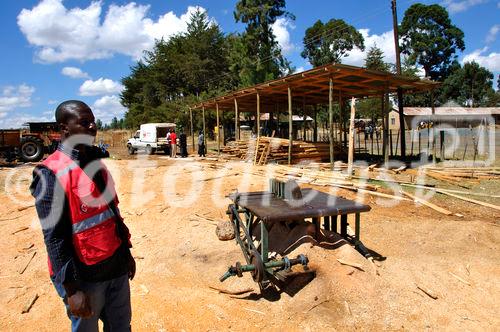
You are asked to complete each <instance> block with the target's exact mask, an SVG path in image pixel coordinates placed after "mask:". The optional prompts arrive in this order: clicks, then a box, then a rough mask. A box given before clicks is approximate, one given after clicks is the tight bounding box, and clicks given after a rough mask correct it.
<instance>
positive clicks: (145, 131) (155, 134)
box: [127, 123, 175, 154]
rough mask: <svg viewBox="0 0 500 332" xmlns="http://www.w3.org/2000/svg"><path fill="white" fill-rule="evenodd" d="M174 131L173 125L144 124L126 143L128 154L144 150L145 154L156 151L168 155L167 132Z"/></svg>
mask: <svg viewBox="0 0 500 332" xmlns="http://www.w3.org/2000/svg"><path fill="white" fill-rule="evenodd" d="M170 129H173V130H175V123H145V124H141V128H140V129H139V130H137V131H136V132H135V134H134V136H133V137H132V138H130V139H129V140H128V141H127V149H128V153H129V154H134V153H135V152H136V151H137V150H144V151H146V153H147V154H153V153H155V152H156V151H163V152H165V153H168V152H169V151H170V146H169V145H168V143H167V132H169V131H170Z"/></svg>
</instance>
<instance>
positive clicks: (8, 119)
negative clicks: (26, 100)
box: [0, 112, 54, 129]
mask: <svg viewBox="0 0 500 332" xmlns="http://www.w3.org/2000/svg"><path fill="white" fill-rule="evenodd" d="M0 114H2V113H1V112H0ZM31 121H36V122H48V121H54V116H51V117H49V116H40V115H32V114H26V113H19V114H17V113H15V114H9V115H8V116H5V115H4V116H2V115H0V128H3V129H13V128H15V129H17V128H20V127H21V126H22V125H23V124H24V123H26V122H31Z"/></svg>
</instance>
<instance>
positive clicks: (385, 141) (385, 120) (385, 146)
mask: <svg viewBox="0 0 500 332" xmlns="http://www.w3.org/2000/svg"><path fill="white" fill-rule="evenodd" d="M388 102H389V95H388V94H387V93H385V94H383V95H382V124H383V125H382V127H383V130H384V131H383V135H382V153H383V154H384V166H385V167H386V168H387V167H388V166H389V114H387V104H388Z"/></svg>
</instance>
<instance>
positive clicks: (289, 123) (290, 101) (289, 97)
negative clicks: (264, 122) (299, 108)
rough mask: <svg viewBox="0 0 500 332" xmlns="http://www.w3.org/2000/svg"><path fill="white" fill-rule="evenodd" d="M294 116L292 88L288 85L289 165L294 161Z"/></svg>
mask: <svg viewBox="0 0 500 332" xmlns="http://www.w3.org/2000/svg"><path fill="white" fill-rule="evenodd" d="M292 121H293V117H292V89H291V88H290V85H289V86H288V165H290V164H291V163H292V144H293V138H292V132H293V123H292Z"/></svg>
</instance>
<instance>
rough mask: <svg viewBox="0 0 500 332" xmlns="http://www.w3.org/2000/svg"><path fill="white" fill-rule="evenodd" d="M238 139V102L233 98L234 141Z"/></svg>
mask: <svg viewBox="0 0 500 332" xmlns="http://www.w3.org/2000/svg"><path fill="white" fill-rule="evenodd" d="M239 139H240V113H239V112H238V101H237V100H236V98H234V140H235V141H239Z"/></svg>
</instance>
